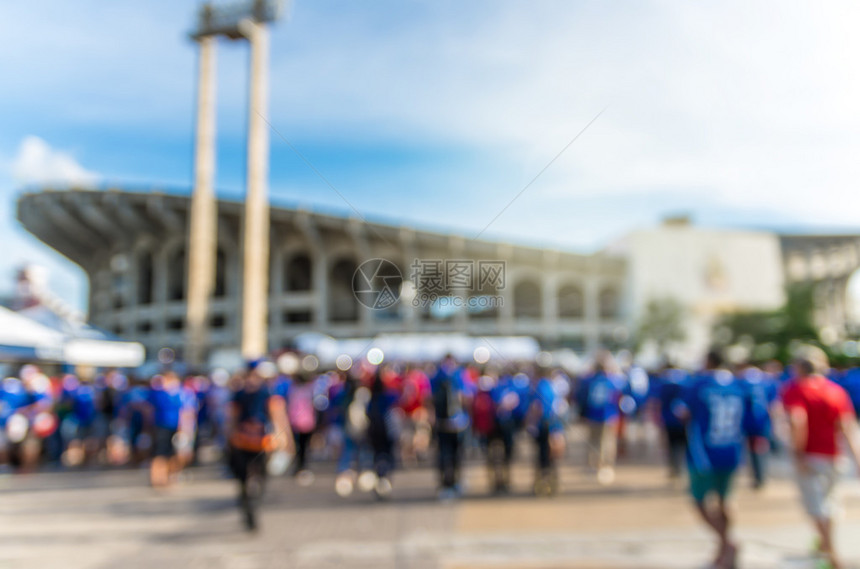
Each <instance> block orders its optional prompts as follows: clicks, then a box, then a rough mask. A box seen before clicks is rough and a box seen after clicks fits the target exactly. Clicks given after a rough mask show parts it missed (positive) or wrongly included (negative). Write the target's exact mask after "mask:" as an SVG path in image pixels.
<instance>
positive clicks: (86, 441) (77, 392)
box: [60, 374, 99, 466]
mask: <svg viewBox="0 0 860 569" xmlns="http://www.w3.org/2000/svg"><path fill="white" fill-rule="evenodd" d="M96 400H97V393H96V388H95V386H94V385H93V384H92V383H91V382H82V381H81V380H80V379H78V378H77V377H76V376H74V375H71V374H68V375H66V376H64V377H63V390H62V393H61V394H60V406H61V407H62V408H64V409H66V410H68V412H67V413H65V414H64V417H63V421H62V423H61V425H60V432H61V436H62V439H63V443H64V445H65V451H64V453H63V461H64V463H65V464H66V465H68V466H79V465H81V464H83V463H85V462H86V461H87V460H89V459H92V458H93V457H94V456H95V455H96V453H97V452H98V448H99V439H98V434H99V433H98V428H97V419H98V407H97V405H96Z"/></svg>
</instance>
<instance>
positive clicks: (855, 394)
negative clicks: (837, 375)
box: [839, 367, 860, 409]
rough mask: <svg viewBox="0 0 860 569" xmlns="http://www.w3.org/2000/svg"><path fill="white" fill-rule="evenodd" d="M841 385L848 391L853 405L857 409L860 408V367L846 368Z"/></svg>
mask: <svg viewBox="0 0 860 569" xmlns="http://www.w3.org/2000/svg"><path fill="white" fill-rule="evenodd" d="M839 385H840V386H842V389H844V390H845V392H846V393H848V397H849V398H850V399H851V405H853V406H854V408H855V409H860V367H855V368H851V369H848V370H845V373H843V374H842V378H841V381H840V382H839Z"/></svg>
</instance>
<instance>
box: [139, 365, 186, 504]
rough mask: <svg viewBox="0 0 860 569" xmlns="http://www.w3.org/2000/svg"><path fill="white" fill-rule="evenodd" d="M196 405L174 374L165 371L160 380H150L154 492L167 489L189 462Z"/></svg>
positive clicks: (151, 473)
mask: <svg viewBox="0 0 860 569" xmlns="http://www.w3.org/2000/svg"><path fill="white" fill-rule="evenodd" d="M196 403H197V399H196V397H195V395H194V393H193V392H191V390H189V389H186V388H185V387H183V386H182V384H181V382H180V380H179V376H177V375H176V373H174V372H172V371H168V372H166V373H165V374H164V375H163V376H161V377H160V378H159V377H156V378H153V382H152V390H151V391H150V392H149V407H150V416H151V417H152V425H153V426H154V429H155V436H154V438H153V458H152V463H151V464H150V482H151V484H152V486H153V487H155V488H158V487H164V486H167V485H168V484H169V483H170V479H171V476H172V475H175V474H177V473H178V472H179V471H180V470H181V469H182V466H183V465H184V463H185V462H186V461H187V460H188V459H190V456H191V450H192V447H193V441H194V427H195V424H194V423H195V420H196V416H197V407H196ZM177 450H179V451H180V452H179V453H178V455H177Z"/></svg>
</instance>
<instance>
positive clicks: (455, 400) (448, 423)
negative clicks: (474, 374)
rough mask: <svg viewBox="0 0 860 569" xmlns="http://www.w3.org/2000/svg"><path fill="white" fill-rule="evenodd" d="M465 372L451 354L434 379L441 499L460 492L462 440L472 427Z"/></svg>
mask: <svg viewBox="0 0 860 569" xmlns="http://www.w3.org/2000/svg"><path fill="white" fill-rule="evenodd" d="M461 372H462V370H461V369H460V368H459V367H458V366H457V362H456V361H455V360H454V357H453V356H452V355H450V354H449V355H447V356H445V358H444V359H443V360H442V362H441V363H440V364H439V369H438V370H437V372H436V374H435V375H434V376H433V378H432V379H431V380H430V391H431V394H432V395H431V398H430V399H431V402H432V406H433V412H432V416H434V417H435V423H434V428H435V431H436V442H437V452H438V453H439V457H438V461H437V468H438V470H439V497H440V498H441V499H443V500H444V499H451V498H454V497H456V496H457V495H458V494H459V492H460V487H459V477H460V463H461V458H462V456H461V455H462V450H463V449H462V446H463V445H462V441H463V436H464V433H465V432H466V429H467V428H469V414H468V413H467V411H466V409H468V408H469V405H468V397H467V394H466V389H465V385H464V383H463V376H462V373H461Z"/></svg>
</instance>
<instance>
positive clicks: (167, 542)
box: [0, 456, 860, 569]
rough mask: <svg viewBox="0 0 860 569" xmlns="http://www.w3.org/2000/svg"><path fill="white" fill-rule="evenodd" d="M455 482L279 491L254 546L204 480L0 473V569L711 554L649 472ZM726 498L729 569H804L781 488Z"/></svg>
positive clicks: (846, 491)
mask: <svg viewBox="0 0 860 569" xmlns="http://www.w3.org/2000/svg"><path fill="white" fill-rule="evenodd" d="M576 460H578V457H576V456H573V457H571V458H570V461H571V462H573V461H576ZM321 468H322V469H323V470H324V471H325V470H327V467H325V466H323V467H321ZM467 474H468V477H467V478H468V486H469V488H468V495H467V497H466V498H465V499H463V500H460V501H458V502H455V503H439V502H438V501H436V500H435V499H434V496H433V490H432V487H433V477H432V473H431V472H430V471H429V470H427V469H414V470H409V471H404V472H400V473H398V476H397V478H396V487H395V491H394V494H393V496H392V499H391V500H390V501H389V502H387V503H377V502H375V501H374V500H373V499H372V498H371V497H370V496H369V495H366V494H356V495H353V496H352V497H350V498H348V499H340V498H338V497H336V496H335V495H334V493H333V491H332V487H333V476H332V475H331V474H330V473H326V472H323V473H321V474H319V475H318V476H317V479H316V481H315V483H314V484H313V485H312V486H311V487H309V488H299V487H297V486H296V485H295V484H294V482H293V481H292V480H289V479H278V480H275V481H274V482H273V483H272V485H271V486H270V488H269V492H268V495H267V500H268V503H267V504H266V506H265V510H264V513H263V516H262V529H261V531H260V532H258V533H257V534H256V535H247V534H245V533H243V532H242V531H240V525H239V516H238V513H237V511H236V508H235V499H234V496H233V492H234V487H233V483H232V482H231V481H229V480H224V479H221V478H220V473H219V470H218V469H217V468H214V467H210V468H204V469H197V470H194V471H193V472H191V473H190V478H189V479H187V480H185V481H184V482H183V483H182V484H180V485H179V486H177V487H176V488H173V489H171V490H169V491H166V492H155V491H153V490H151V489H150V488H148V487H147V485H146V475H145V473H144V472H143V471H132V470H123V471H107V472H105V471H102V472H65V473H42V474H35V475H27V476H21V475H16V476H11V475H7V476H5V477H3V478H0V567H10V568H16V569H18V568H21V569H28V568H39V569H42V568H45V567H63V568H67V569H75V568H105V569H107V568H115V567H130V568H138V567H139V568H144V567H146V568H150V567H156V568H159V569H168V568H172V567H182V568H186V569H193V568H198V567H200V568H206V569H219V568H225V569H242V568H249V569H250V568H266V567H295V568H320V569H324V568H335V567H338V568H339V567H355V568H359V569H364V568H367V569H370V568H374V569H378V568H397V569H400V568H404V569H405V568H412V569H425V568H427V569H431V568H432V569H466V568H469V569H473V568H478V569H481V568H486V569H510V568H514V567H525V568H530V569H567V568H573V567H576V568H581V569H598V568H600V569H609V568H639V569H651V568H654V569H672V568H690V567H701V566H703V565H704V564H705V562H706V561H707V559H708V557H709V555H710V554H711V550H712V545H711V543H710V540H709V539H708V536H707V535H706V534H705V533H704V532H703V531H702V529H701V528H700V526H699V524H698V523H697V521H696V519H695V518H694V517H693V514H692V511H691V509H690V507H689V504H688V501H687V499H686V496H685V494H684V492H683V491H682V490H681V489H679V488H673V487H671V486H670V485H668V484H667V482H666V480H665V478H664V476H663V473H662V470H661V469H660V468H658V467H656V466H649V465H647V464H643V463H640V464H634V465H628V466H624V467H622V468H621V470H620V472H619V477H618V480H617V481H616V484H615V485H614V486H613V487H612V488H609V489H605V488H601V487H599V486H598V485H597V484H596V483H594V482H593V481H592V480H591V478H590V476H587V475H586V473H584V472H583V471H582V470H581V469H579V468H577V467H574V466H570V465H568V466H565V467H564V468H563V469H562V489H561V490H562V491H561V494H560V495H559V496H557V497H556V498H553V499H535V498H532V497H531V496H529V495H528V488H529V485H530V484H529V482H530V471H529V469H528V468H527V465H526V464H521V465H519V466H518V468H517V470H516V473H515V474H516V475H515V482H516V486H517V488H516V492H515V493H514V494H513V495H512V496H509V497H506V498H489V497H486V495H485V494H486V492H485V481H484V478H485V476H484V471H483V469H481V468H480V467H479V466H477V465H473V466H470V467H469V469H468V470H467ZM739 485H740V486H741V487H740V488H739V491H738V493H737V500H736V510H737V513H738V527H737V528H736V534H737V536H738V538H739V539H740V541H741V542H742V544H743V550H742V551H743V555H742V563H741V564H740V565H739V566H740V567H744V568H749V569H765V568H779V569H782V568H786V569H791V568H792V567H797V568H802V567H811V566H812V565H811V564H810V563H809V561H808V560H805V559H806V558H805V552H806V551H807V550H808V546H809V544H810V543H811V534H810V532H809V530H808V528H807V526H806V524H805V521H804V519H803V517H802V513H801V511H800V509H799V507H798V504H797V500H796V494H795V489H794V486H793V485H792V484H791V482H790V481H789V480H787V479H777V480H774V481H772V483H771V484H770V485H769V486H768V488H766V489H765V490H764V491H763V492H761V493H753V492H752V491H751V490H748V489H746V488H745V486H746V485H747V481H746V479H745V477H744V478H742V479H741V480H740V481H739ZM843 495H844V497H845V500H844V503H845V505H846V506H847V511H848V515H847V516H846V518H845V519H844V520H843V521H842V522H841V526H840V544H841V545H842V546H843V548H844V549H845V550H846V551H847V552H849V554H850V556H849V557H850V559H852V560H853V561H854V562H855V563H856V567H860V540H857V538H856V536H858V535H860V484H858V483H857V482H854V481H850V482H848V483H846V484H844V486H843Z"/></svg>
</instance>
